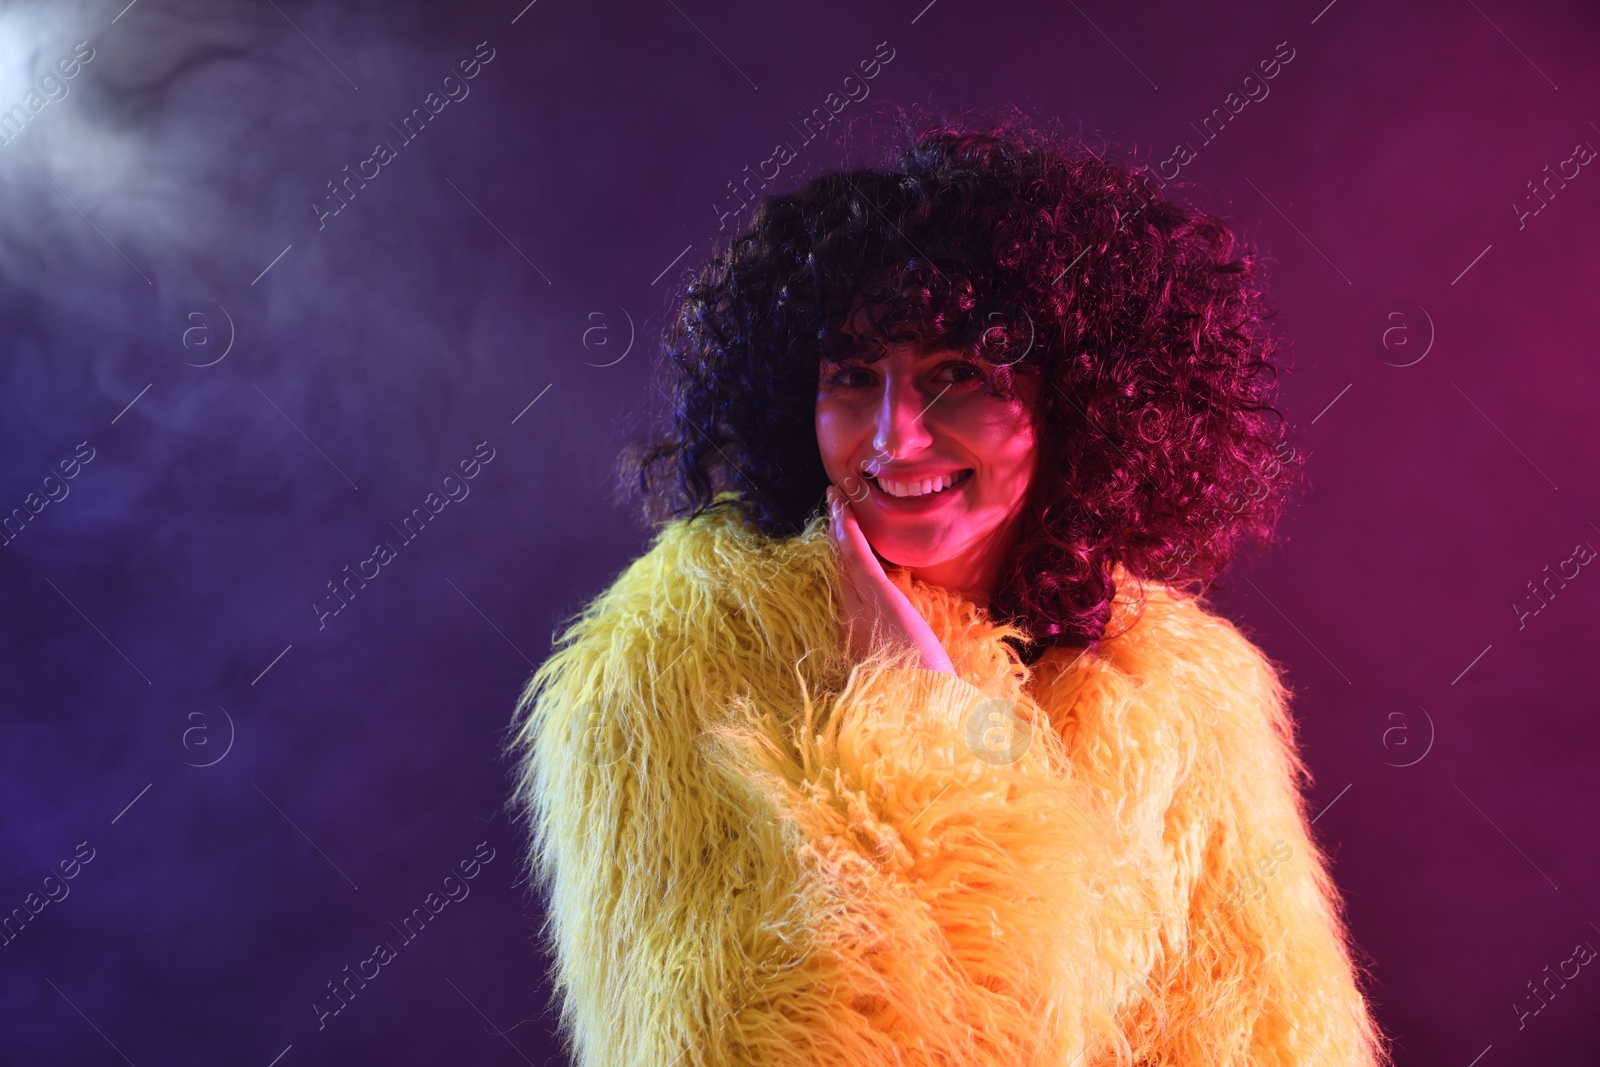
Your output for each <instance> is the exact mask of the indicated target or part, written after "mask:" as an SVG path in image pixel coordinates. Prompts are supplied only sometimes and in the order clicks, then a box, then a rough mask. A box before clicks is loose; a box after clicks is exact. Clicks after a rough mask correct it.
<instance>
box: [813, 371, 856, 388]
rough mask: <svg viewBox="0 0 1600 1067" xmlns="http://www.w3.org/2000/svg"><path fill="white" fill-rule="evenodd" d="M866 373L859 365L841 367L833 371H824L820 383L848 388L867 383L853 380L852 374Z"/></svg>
mask: <svg viewBox="0 0 1600 1067" xmlns="http://www.w3.org/2000/svg"><path fill="white" fill-rule="evenodd" d="M866 373H867V372H866V371H865V370H863V369H862V368H860V367H841V368H839V369H838V370H835V371H830V372H825V373H824V374H823V376H822V384H824V385H828V386H833V387H834V388H838V389H849V388H851V387H853V386H857V385H865V384H867V383H866V382H863V381H859V380H853V376H854V375H858V374H866Z"/></svg>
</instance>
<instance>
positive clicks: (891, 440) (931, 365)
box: [816, 312, 1038, 603]
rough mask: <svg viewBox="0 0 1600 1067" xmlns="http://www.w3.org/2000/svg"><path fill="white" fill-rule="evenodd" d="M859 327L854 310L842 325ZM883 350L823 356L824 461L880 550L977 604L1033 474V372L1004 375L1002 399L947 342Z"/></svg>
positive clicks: (984, 373) (820, 421) (980, 369)
mask: <svg viewBox="0 0 1600 1067" xmlns="http://www.w3.org/2000/svg"><path fill="white" fill-rule="evenodd" d="M861 325H863V320H862V319H861V317H860V314H859V312H858V315H857V317H855V318H853V319H852V320H851V323H850V324H849V325H847V326H846V328H845V329H844V331H843V332H844V333H846V334H847V335H849V336H857V329H856V327H859V326H861ZM863 343H864V344H873V345H875V344H876V343H877V342H875V341H868V342H863ZM887 351H888V353H889V354H888V355H887V356H885V357H884V358H883V359H880V360H878V361H877V362H874V363H870V364H868V363H866V362H861V361H858V360H856V359H855V358H853V355H852V354H845V355H843V356H841V357H840V358H839V361H837V362H835V361H831V360H827V359H824V360H823V361H822V363H821V366H820V372H819V374H818V386H817V412H816V428H817V447H818V449H819V450H820V452H821V455H822V465H823V467H824V469H826V470H827V472H828V477H829V479H830V480H831V481H832V482H833V483H834V484H835V485H837V486H838V487H839V488H840V489H841V490H843V491H844V493H845V495H846V496H847V497H848V498H849V499H850V501H851V508H852V510H853V511H854V512H855V515H856V519H857V521H858V522H859V523H860V524H861V530H862V533H864V534H865V535H866V537H867V540H868V541H869V542H870V543H871V544H872V547H873V549H874V550H876V552H877V553H878V555H879V556H881V557H883V559H885V560H887V561H888V562H890V563H895V564H899V565H900V566H904V567H909V568H911V569H912V571H913V572H914V573H916V574H917V575H918V577H921V578H923V579H924V580H927V581H931V582H934V583H936V584H939V585H942V586H944V587H946V588H948V589H952V590H954V591H957V592H961V593H964V594H966V595H968V596H969V598H971V599H975V600H977V601H978V602H980V603H982V602H985V601H986V599H987V596H988V593H989V591H990V590H991V588H992V585H993V582H994V579H995V576H996V574H997V572H998V567H999V563H1000V559H1001V556H1002V554H1003V550H1004V548H1005V537H1006V535H1007V531H1008V530H1009V529H1010V520H1011V519H1013V518H1014V517H1015V516H1016V515H1017V514H1018V512H1019V511H1020V509H1021V504H1022V500H1023V497H1024V494H1026V492H1027V490H1028V485H1029V482H1030V480H1031V478H1032V476H1033V467H1034V457H1035V453H1036V448H1035V441H1034V429H1033V420H1032V412H1033V410H1034V402H1035V400H1036V399H1037V390H1038V383H1037V379H1036V378H1034V377H1033V376H1032V375H1026V374H1016V375H1014V376H1013V378H1012V382H1013V386H1012V392H1013V393H1014V394H1015V396H1014V398H1013V399H1010V400H1003V399H999V398H996V397H991V396H986V395H985V388H986V385H987V383H988V373H989V370H988V368H987V367H986V366H985V365H984V364H982V363H979V362H976V361H973V360H969V359H967V358H965V357H964V356H962V355H961V354H960V353H959V352H957V351H954V350H951V349H938V348H927V347H924V346H923V345H921V344H917V343H898V344H890V345H889V346H888V348H887ZM951 476H954V482H953V484H949V483H951ZM943 485H948V487H947V488H943V489H940V488H939V487H940V486H943ZM930 489H933V490H936V491H933V492H929V491H928V490H930Z"/></svg>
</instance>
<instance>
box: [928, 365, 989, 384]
mask: <svg viewBox="0 0 1600 1067" xmlns="http://www.w3.org/2000/svg"><path fill="white" fill-rule="evenodd" d="M939 370H940V372H941V373H943V372H944V371H947V370H948V371H955V372H965V375H966V376H965V377H962V376H961V375H960V374H957V376H956V377H955V378H954V379H953V380H954V381H955V382H958V383H959V382H973V381H978V380H980V379H982V378H983V376H984V375H983V372H982V371H981V370H979V369H978V368H977V367H975V366H973V365H972V364H971V363H946V364H945V365H944V366H943V367H940V368H939Z"/></svg>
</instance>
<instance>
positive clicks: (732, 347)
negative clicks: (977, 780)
mask: <svg viewBox="0 0 1600 1067" xmlns="http://www.w3.org/2000/svg"><path fill="white" fill-rule="evenodd" d="M891 130H892V132H893V134H894V137H893V145H894V147H891V148H890V149H889V150H888V152H887V156H888V159H889V160H890V161H892V162H890V163H889V164H888V165H886V166H885V167H884V168H883V169H854V170H847V171H843V172H830V173H826V174H822V175H820V176H818V177H816V178H814V179H812V180H810V181H809V182H807V183H806V184H805V185H804V186H803V187H802V188H801V189H799V190H798V191H797V192H793V193H788V194H785V195H777V196H771V197H768V198H766V199H765V200H763V201H762V202H761V203H760V205H759V207H758V208H757V210H756V211H755V213H754V215H753V216H752V218H751V221H750V225H749V228H748V229H747V230H745V231H743V232H741V233H737V234H735V235H733V236H732V237H731V238H730V239H729V240H728V241H727V243H726V245H725V247H723V248H722V249H721V250H720V251H717V252H716V254H714V255H713V257H712V258H711V259H710V260H708V261H707V262H705V263H704V264H702V265H701V266H700V267H699V268H698V270H697V271H695V272H694V273H693V276H692V277H689V278H687V279H686V280H685V281H684V282H683V283H682V284H681V285H680V286H679V288H678V289H677V291H676V292H675V293H674V294H673V295H672V297H671V302H672V304H673V305H675V308H676V311H675V314H673V315H672V316H671V317H670V318H669V320H668V321H667V324H666V326H665V328H664V330H663V333H662V341H663V348H664V353H665V355H666V356H668V357H670V359H663V360H661V362H660V363H659V364H658V373H661V372H662V369H664V374H663V375H662V376H663V377H665V379H666V380H665V381H662V382H660V383H659V384H657V387H656V388H657V391H658V392H659V393H660V395H662V396H664V397H666V398H667V399H668V400H670V401H671V403H672V407H673V410H672V413H671V415H670V416H665V415H658V416H657V420H658V427H659V424H660V423H661V422H665V424H666V425H665V428H664V430H663V429H660V428H658V429H657V430H656V431H655V432H654V433H646V434H643V435H640V436H638V437H636V438H635V439H634V440H633V442H632V443H631V444H630V445H629V446H628V447H627V448H626V449H625V450H624V452H623V455H622V457H621V460H620V464H619V476H620V482H619V490H618V492H619V502H622V503H628V502H633V503H636V504H638V505H641V506H640V507H639V509H638V510H639V513H640V514H641V516H642V517H643V518H644V520H645V521H646V522H651V523H659V522H664V521H667V520H670V519H672V518H676V517H682V516H684V515H688V516H690V517H691V518H692V517H694V516H698V515H700V514H702V513H704V512H707V511H710V510H712V509H714V508H717V509H720V508H724V507H733V508H737V509H739V511H740V512H741V513H742V518H743V520H744V521H745V522H747V523H752V524H754V525H755V526H756V527H758V528H759V529H760V530H761V531H762V532H763V533H764V534H766V535H768V536H772V537H786V536H793V535H794V534H796V533H798V532H799V531H800V530H801V529H803V528H804V526H805V524H806V522H807V521H808V520H809V519H810V518H811V517H812V516H814V515H816V514H817V513H819V511H820V510H821V509H822V507H823V499H824V492H825V490H826V488H827V486H828V483H829V479H828V475H827V474H826V472H825V471H824V469H823V465H822V459H821V456H820V453H819V450H818V445H817V439H816V430H815V421H814V419H815V409H816V399H817V388H818V374H819V366H820V361H821V359H822V357H823V356H824V355H829V354H831V353H832V349H833V346H834V345H836V344H838V343H839V342H840V337H841V334H840V330H841V327H842V326H843V325H844V323H845V322H846V321H847V319H848V316H849V315H850V314H851V313H852V311H853V309H854V308H856V307H857V306H859V305H860V304H862V303H865V305H866V306H868V307H871V308H885V309H887V314H886V315H885V316H880V317H878V319H877V321H876V322H875V323H874V328H875V329H879V330H882V331H884V332H883V334H881V335H880V336H883V337H888V336H892V337H894V339H895V340H903V339H906V338H907V337H914V338H920V339H928V338H935V339H939V340H941V341H943V342H945V343H948V344H949V345H951V346H952V347H959V348H961V349H962V350H963V351H964V352H965V353H967V354H969V355H970V356H972V357H974V358H976V359H977V360H979V362H980V365H981V366H986V367H987V368H988V370H989V373H990V384H989V388H990V389H991V390H992V391H994V393H996V394H1005V395H1009V388H1008V387H1009V385H1010V383H1011V378H1010V376H1011V375H1012V374H1033V375H1037V376H1039V379H1040V381H1041V384H1043V385H1047V386H1048V388H1041V389H1039V390H1038V391H1037V393H1036V395H1037V396H1038V398H1039V399H1038V401H1037V410H1036V411H1035V412H1034V413H1033V418H1034V425H1035V427H1037V428H1039V432H1038V434H1037V439H1038V441H1039V445H1038V447H1039V450H1040V451H1039V454H1038V457H1037V463H1038V465H1037V466H1036V468H1035V471H1036V473H1035V476H1034V477H1033V479H1032V481H1031V484H1030V486H1029V489H1028V492H1027V494H1026V497H1025V499H1024V501H1023V503H1022V509H1021V514H1020V515H1018V516H1017V519H1016V521H1015V522H1014V523H1013V526H1012V531H1013V533H1012V536H1011V538H1010V544H1009V547H1008V549H1007V557H1006V560H1005V561H1004V563H1003V565H1002V570H1001V577H1000V583H999V586H998V587H997V589H996V591H995V593H994V595H993V596H992V597H991V598H990V601H989V605H988V610H989V612H990V614H991V617H993V618H996V619H1003V620H1005V621H1008V622H1010V623H1012V624H1013V625H1015V626H1017V627H1018V628H1019V629H1020V630H1022V631H1023V632H1024V633H1025V634H1026V635H1027V639H1026V640H1025V641H1024V642H1022V643H1021V644H1020V645H1019V652H1020V655H1021V658H1022V659H1023V660H1024V661H1025V662H1033V661H1035V660H1037V658H1038V656H1039V655H1041V654H1042V653H1043V652H1044V651H1045V650H1046V649H1048V648H1050V647H1053V646H1057V645H1064V646H1069V647H1090V648H1092V647H1094V646H1096V645H1097V644H1098V643H1099V642H1100V641H1101V640H1103V639H1104V637H1105V636H1106V634H1105V628H1106V625H1107V623H1108V621H1109V619H1110V617H1111V601H1112V598H1113V596H1114V595H1115V594H1116V592H1117V589H1116V583H1115V578H1116V575H1117V573H1118V567H1119V565H1120V567H1121V568H1122V570H1121V574H1122V575H1123V576H1124V577H1125V579H1130V580H1133V581H1135V582H1138V583H1141V585H1140V586H1139V587H1138V589H1137V590H1136V599H1137V598H1139V597H1142V595H1143V592H1144V590H1143V586H1142V583H1144V582H1146V581H1154V582H1164V583H1167V584H1168V585H1169V586H1170V587H1172V588H1173V589H1174V590H1175V591H1177V592H1179V593H1180V594H1190V595H1201V594H1203V593H1204V592H1205V590H1207V589H1209V588H1210V587H1211V586H1212V584H1213V583H1214V582H1215V581H1216V579H1217V578H1218V577H1219V575H1220V574H1221V572H1222V570H1223V569H1224V568H1225V567H1226V566H1227V564H1228V563H1229V561H1230V560H1231V559H1232V558H1233V556H1234V555H1235V554H1236V553H1237V552H1238V551H1239V550H1240V549H1241V548H1243V547H1247V546H1248V547H1257V548H1263V547H1265V546H1266V545H1267V544H1269V543H1270V542H1271V540H1272V537H1273V530H1274V528H1275V526H1276V523H1277V520H1278V517H1279V515H1280V514H1281V512H1282V510H1283V508H1284V506H1285V504H1286V502H1287V500H1288V499H1289V496H1290V494H1291V493H1292V491H1293V490H1294V489H1295V488H1297V487H1298V486H1299V484H1300V482H1301V481H1302V480H1303V465H1304V460H1303V457H1300V456H1297V455H1296V454H1295V452H1294V449H1293V448H1292V447H1290V446H1289V445H1288V444H1287V442H1286V439H1285V438H1286V425H1285V420H1284V418H1283V416H1282V415H1281V413H1280V412H1278V411H1277V410H1276V409H1275V408H1273V407H1272V406H1271V404H1270V401H1271V399H1272V394H1273V391H1274V388H1275V386H1276V380H1277V375H1278V371H1279V367H1278V365H1277V363H1276V362H1274V356H1275V354H1276V352H1277V344H1276V342H1275V340H1274V339H1273V338H1272V337H1271V335H1270V334H1269V333H1268V331H1267V329H1266V323H1267V319H1268V317H1269V316H1268V313H1267V312H1266V310H1265V307H1264V303H1263V294H1262V291H1261V289H1260V288H1259V286H1258V284H1257V267H1258V263H1257V257H1256V256H1255V255H1254V254H1253V253H1252V252H1251V251H1250V250H1248V249H1245V248H1244V247H1242V245H1241V243H1240V241H1239V239H1238V238H1237V237H1236V236H1235V234H1234V233H1233V232H1232V231H1231V230H1230V229H1229V228H1228V226H1227V225H1225V224H1224V223H1223V222H1222V221H1221V220H1220V219H1218V218H1216V217H1214V216H1213V215H1210V214H1207V213H1206V212H1203V211H1200V210H1196V209H1193V208H1190V207H1187V206H1185V205H1183V204H1180V203H1179V202H1177V201H1176V200H1175V199H1173V198H1172V197H1170V196H1168V195H1166V194H1165V192H1164V190H1165V183H1162V182H1160V181H1159V180H1158V179H1156V178H1154V177H1153V176H1152V175H1151V174H1150V173H1149V171H1148V170H1147V169H1146V168H1144V167H1135V166H1131V165H1129V164H1125V163H1122V162H1119V161H1117V160H1115V159H1113V158H1110V157H1109V156H1108V154H1107V153H1106V152H1104V151H1103V150H1102V151H1100V152H1098V153H1097V152H1095V151H1093V150H1092V149H1091V148H1090V147H1089V146H1088V145H1087V144H1086V143H1085V142H1084V140H1083V138H1082V137H1080V136H1078V135H1069V134H1062V133H1060V132H1058V131H1057V127H1056V125H1055V124H1054V123H1051V124H1047V125H1041V124H1039V123H1037V122H1035V121H1033V120H1031V119H1028V118H1025V117H1023V116H1021V115H1019V114H1017V113H1015V112H1014V111H1013V112H1012V113H1009V114H1007V115H1005V116H1003V117H1002V118H1000V119H998V120H984V119H981V118H974V117H972V116H971V113H967V114H966V115H963V116H959V117H956V118H944V119H940V120H934V121H931V122H930V121H927V120H916V119H914V118H912V117H910V116H909V114H908V113H907V112H905V111H898V112H896V113H895V117H894V119H893V121H892V123H891ZM890 331H893V332H892V333H891V332H890ZM1019 352H1020V354H1019ZM662 464H666V465H667V471H666V475H667V476H666V478H665V479H664V480H661V479H659V478H658V477H657V475H658V468H659V467H660V466H661V465H662Z"/></svg>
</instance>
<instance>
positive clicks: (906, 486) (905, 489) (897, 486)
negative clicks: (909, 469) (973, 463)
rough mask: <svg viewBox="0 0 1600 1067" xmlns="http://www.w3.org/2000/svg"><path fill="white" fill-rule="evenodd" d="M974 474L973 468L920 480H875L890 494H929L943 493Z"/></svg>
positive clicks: (880, 487)
mask: <svg viewBox="0 0 1600 1067" xmlns="http://www.w3.org/2000/svg"><path fill="white" fill-rule="evenodd" d="M971 476H972V470H971V468H968V469H966V470H960V471H956V472H955V473H953V474H946V475H945V476H944V477H942V478H929V479H926V480H924V481H920V482H891V481H886V480H884V479H882V478H874V479H873V481H874V482H875V483H876V484H877V486H878V488H879V489H882V490H883V491H884V492H885V493H888V494H889V495H890V496H927V495H928V494H930V493H942V492H944V491H945V490H946V489H949V488H950V487H951V486H955V485H960V484H961V483H962V482H964V481H966V480H967V479H968V478H969V477H971Z"/></svg>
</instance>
